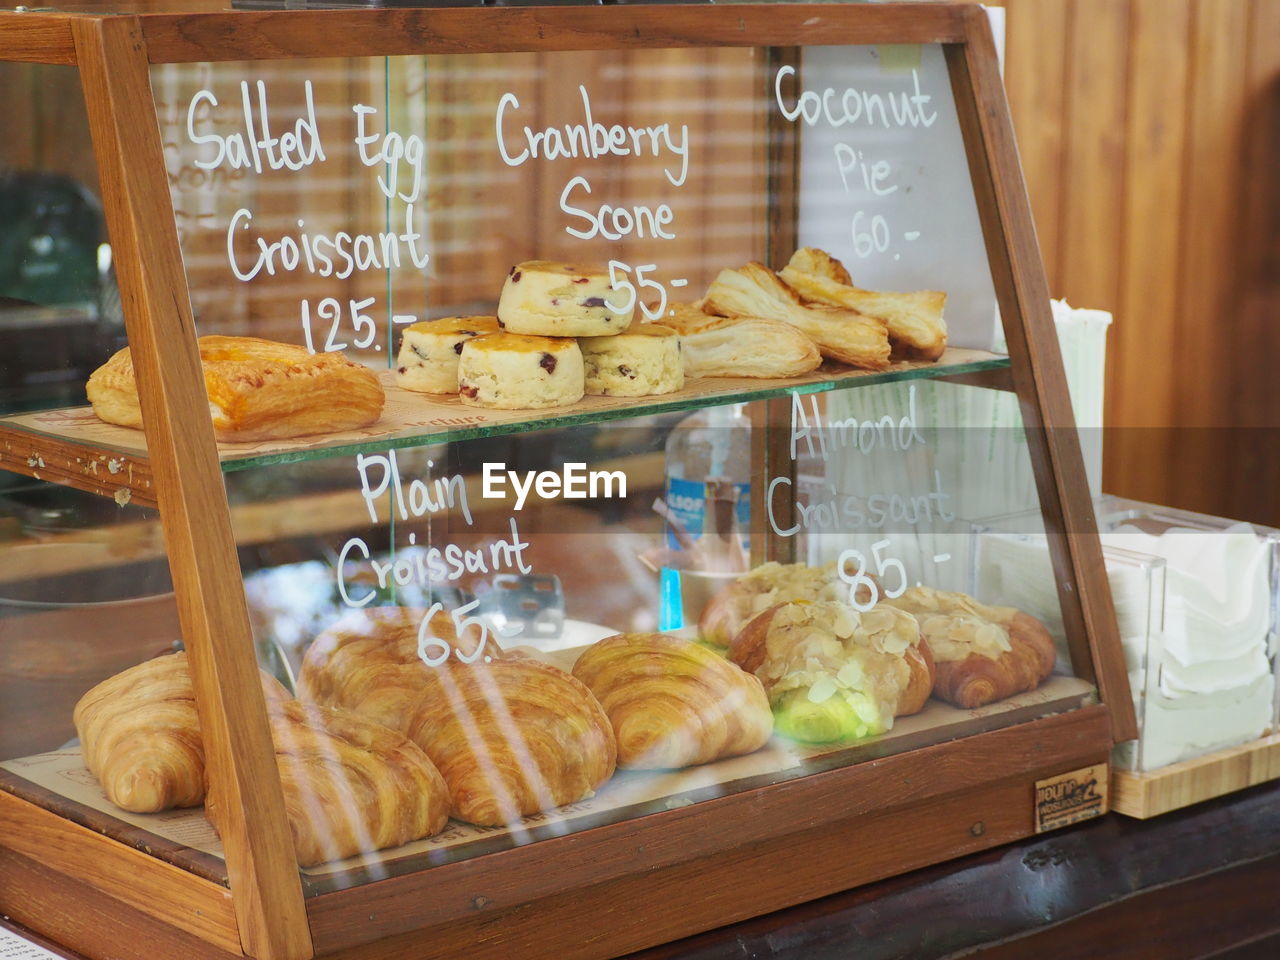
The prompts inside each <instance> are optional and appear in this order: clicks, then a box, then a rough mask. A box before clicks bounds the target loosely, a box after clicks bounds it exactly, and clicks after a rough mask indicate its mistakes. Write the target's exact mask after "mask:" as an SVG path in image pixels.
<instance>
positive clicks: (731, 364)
mask: <svg viewBox="0 0 1280 960" xmlns="http://www.w3.org/2000/svg"><path fill="white" fill-rule="evenodd" d="M661 323H662V324H663V326H667V327H670V328H671V329H673V330H675V331H676V333H678V334H679V335H680V342H681V345H682V348H683V350H684V372H685V374H686V375H687V376H690V377H753V378H757V379H771V378H777V377H798V376H801V375H802V374H805V373H809V372H810V371H812V370H815V369H817V367H818V366H819V364H821V363H822V354H821V353H820V352H819V351H818V347H817V344H815V343H814V342H813V341H812V340H811V339H810V338H809V337H808V336H807V335H805V334H804V333H803V332H801V331H800V330H797V329H796V328H795V327H793V326H791V325H790V324H786V323H781V322H780V321H777V320H762V319H760V318H759V317H715V316H712V315H710V314H708V313H703V311H702V308H701V307H700V306H699V305H698V304H693V303H673V304H671V305H670V306H669V307H668V308H667V312H666V315H665V316H664V317H663V318H662V321H661Z"/></svg>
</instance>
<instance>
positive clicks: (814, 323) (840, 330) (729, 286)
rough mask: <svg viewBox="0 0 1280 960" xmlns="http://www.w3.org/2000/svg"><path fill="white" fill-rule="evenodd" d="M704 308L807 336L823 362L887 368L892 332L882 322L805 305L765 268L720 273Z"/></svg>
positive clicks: (841, 310)
mask: <svg viewBox="0 0 1280 960" xmlns="http://www.w3.org/2000/svg"><path fill="white" fill-rule="evenodd" d="M702 308H703V309H704V310H706V311H707V312H708V313H716V314H720V315H722V316H726V317H763V318H764V319H766V320H778V321H781V322H782V323H789V324H791V326H793V327H795V328H796V329H797V330H800V331H802V332H803V333H805V334H806V335H807V336H808V337H809V338H810V339H812V340H813V342H814V343H816V344H817V345H818V349H819V350H821V351H822V355H823V356H824V357H829V358H830V359H832V360H838V361H839V362H841V363H847V364H850V365H852V366H855V367H863V368H865V369H867V370H883V369H884V368H885V367H887V366H888V365H889V331H888V328H887V327H886V326H885V324H884V322H883V321H882V320H877V319H875V318H873V317H868V316H864V315H863V314H861V313H858V312H857V311H856V310H850V309H847V308H842V307H830V306H823V305H805V304H804V303H802V302H801V301H800V296H799V294H797V293H796V292H795V291H794V290H792V289H791V288H790V287H788V286H787V285H786V284H785V283H783V282H782V281H781V280H779V279H778V277H777V275H776V274H775V273H774V272H773V271H772V270H770V269H769V268H768V267H766V266H765V265H764V264H762V263H754V262H753V263H748V264H747V265H746V266H744V267H741V268H739V269H737V270H721V271H720V274H719V276H717V277H716V278H715V280H714V281H712V283H711V286H710V288H708V290H707V295H706V297H705V298H704V299H703V301H702Z"/></svg>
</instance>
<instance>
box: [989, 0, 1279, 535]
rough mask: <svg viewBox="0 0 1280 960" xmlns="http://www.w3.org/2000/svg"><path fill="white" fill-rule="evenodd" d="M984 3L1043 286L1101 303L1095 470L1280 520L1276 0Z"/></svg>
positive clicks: (1127, 486)
mask: <svg viewBox="0 0 1280 960" xmlns="http://www.w3.org/2000/svg"><path fill="white" fill-rule="evenodd" d="M1003 5H1004V6H1005V8H1006V11H1007V17H1008V22H1007V30H1008V33H1007V36H1008V42H1007V51H1008V52H1007V60H1008V65H1007V71H1006V84H1007V86H1008V89H1009V100H1010V105H1011V109H1012V111H1013V115H1014V123H1015V126H1016V128H1017V131H1018V137H1019V141H1020V143H1019V146H1020V149H1021V153H1022V160H1023V165H1024V168H1025V173H1026V178H1027V183H1028V189H1029V191H1030V192H1031V195H1032V207H1033V210H1034V212H1035V216H1036V219H1037V225H1038V228H1039V234H1040V240H1041V248H1042V251H1043V253H1044V256H1045V261H1046V267H1047V271H1048V275H1049V283H1050V289H1051V291H1052V293H1053V295H1054V296H1059V297H1065V298H1066V299H1067V300H1069V301H1070V302H1071V303H1072V304H1073V305H1075V306H1081V307H1096V308H1100V309H1105V310H1110V311H1111V312H1112V313H1113V314H1115V318H1116V322H1115V326H1114V327H1113V328H1112V330H1111V334H1110V337H1109V342H1108V378H1107V424H1108V425H1109V426H1110V427H1112V428H1114V429H1113V430H1112V431H1111V432H1110V433H1109V435H1108V438H1107V447H1106V467H1105V479H1104V487H1105V489H1106V490H1108V491H1109V492H1113V493H1118V494H1122V495H1126V496H1132V497H1137V498H1139V499H1146V500H1153V501H1156V502H1163V503H1169V504H1172V505H1175V506H1183V507H1188V508H1192V509H1199V510H1205V511H1208V512H1212V513H1218V514H1223V515H1226V516H1235V517H1241V518H1243V519H1249V520H1255V521H1258V522H1263V523H1271V524H1280V483H1278V482H1277V481H1278V480H1280V444H1278V443H1276V439H1277V434H1276V430H1277V428H1280V390H1278V389H1277V386H1276V382H1277V380H1276V376H1275V374H1274V373H1273V372H1272V367H1273V365H1274V363H1275V358H1276V357H1277V356H1280V187H1278V186H1277V182H1278V180H1280V178H1278V177H1277V174H1278V173H1280V0H1006V2H1005V3H1004V4H1003ZM1242 428H1250V429H1248V430H1244V429H1242ZM1273 451H1274V452H1273Z"/></svg>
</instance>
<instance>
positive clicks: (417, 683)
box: [301, 611, 617, 826]
mask: <svg viewBox="0 0 1280 960" xmlns="http://www.w3.org/2000/svg"><path fill="white" fill-rule="evenodd" d="M371 614H372V615H371V616H369V617H367V618H366V619H365V622H363V623H360V622H359V621H358V620H357V621H356V622H355V623H353V622H351V621H347V622H344V623H343V624H340V625H338V626H337V627H335V628H334V629H332V630H330V631H327V632H326V633H324V634H322V635H321V636H320V637H318V638H317V639H316V641H315V643H314V644H313V645H312V647H311V648H310V649H309V650H308V651H307V654H306V656H305V658H304V660H303V666H302V684H301V686H302V689H303V693H304V696H307V697H313V698H315V699H317V700H319V701H321V702H326V703H329V704H333V705H340V706H346V707H349V708H351V709H354V710H357V711H359V712H361V713H362V714H365V715H367V716H371V717H378V718H381V719H382V720H383V721H384V722H386V723H388V724H389V725H391V726H392V727H393V728H394V729H396V730H399V731H401V732H402V733H404V734H406V735H407V736H408V737H409V739H411V740H412V741H413V742H414V743H416V744H418V746H420V747H421V748H422V749H423V750H424V751H425V752H426V754H427V756H429V757H430V758H431V759H432V761H433V762H434V763H435V764H436V766H437V767H438V768H439V770H440V773H441V775H442V776H443V777H444V780H445V783H446V784H448V788H449V794H450V797H451V800H452V812H453V815H454V816H455V817H457V818H458V819H460V820H465V821H467V822H468V823H474V824H478V825H481V826H502V825H506V824H510V823H513V822H515V821H517V820H519V819H520V818H521V817H523V816H527V815H529V814H532V813H537V812H539V811H542V810H548V809H551V808H552V807H557V806H561V805H562V804H566V803H573V802H575V801H577V800H581V799H583V798H584V797H587V796H589V795H590V794H591V793H593V792H594V791H595V790H596V789H597V788H598V787H599V786H600V785H601V784H602V783H604V782H605V781H606V780H608V779H609V777H610V776H612V775H613V770H614V767H615V765H616V762H617V749H616V746H615V744H614V739H613V731H612V729H611V728H610V726H609V718H608V717H607V716H606V715H605V712H604V710H603V709H602V708H601V706H600V704H599V703H598V702H597V701H596V699H595V698H594V697H593V696H592V695H591V692H590V691H589V690H588V689H587V688H586V687H585V686H583V685H582V683H581V682H579V681H578V680H576V679H574V678H573V677H572V676H570V675H569V674H567V673H565V672H564V671H563V670H559V669H557V668H555V667H552V666H549V665H547V664H544V663H540V662H538V661H535V660H530V659H526V658H520V657H502V656H501V653H500V651H497V650H496V647H495V648H493V649H494V651H495V652H496V653H497V656H495V655H494V653H490V654H488V655H487V656H488V658H489V660H490V661H491V662H488V663H486V662H485V659H484V657H479V656H476V653H477V652H478V651H477V650H476V648H475V647H474V644H473V643H471V641H470V640H468V641H467V642H464V643H462V644H460V645H459V644H458V642H457V639H456V636H455V633H454V630H453V624H452V622H451V620H450V618H449V617H447V616H442V615H437V616H436V617H434V618H433V619H432V620H431V622H430V624H429V625H428V628H427V630H426V633H427V634H429V635H430V636H432V637H435V638H437V639H438V640H439V642H441V643H443V644H445V645H446V646H451V647H454V648H455V649H459V650H462V649H463V648H465V650H466V653H465V655H466V656H468V658H471V657H472V656H475V662H474V663H465V662H462V661H461V660H460V659H459V658H458V657H456V656H453V655H451V656H449V658H448V659H446V660H444V661H443V662H441V663H439V664H438V665H437V666H428V665H427V664H426V662H424V660H423V659H422V658H420V657H419V656H418V650H417V648H418V628H417V626H416V625H414V624H413V619H414V618H413V616H412V615H411V614H409V613H403V614H396V613H386V612H384V613H378V612H376V611H374V612H371ZM442 649H443V648H442Z"/></svg>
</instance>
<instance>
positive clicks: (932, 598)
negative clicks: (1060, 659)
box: [884, 587, 1057, 709]
mask: <svg viewBox="0 0 1280 960" xmlns="http://www.w3.org/2000/svg"><path fill="white" fill-rule="evenodd" d="M884 602H885V603H887V604H891V605H893V606H895V607H898V608H900V609H902V610H905V611H907V612H908V613H910V614H912V615H913V616H914V617H915V618H916V619H917V620H918V621H919V622H920V631H921V633H922V634H923V635H924V639H925V642H926V643H927V644H928V645H929V649H930V651H931V652H932V654H933V659H934V660H935V661H936V663H937V665H938V682H937V685H936V686H935V688H934V693H935V694H937V696H938V697H939V698H941V699H943V700H946V701H947V702H948V703H952V704H955V705H956V706H957V707H964V708H965V709H973V708H974V707H981V706H985V705H986V704H988V703H994V702H995V701H997V700H1003V699H1005V698H1006V697H1011V696H1013V695H1014V694H1017V693H1026V692H1027V691H1029V690H1034V689H1035V688H1036V687H1038V686H1040V684H1041V683H1043V682H1044V681H1045V679H1046V678H1047V677H1048V676H1049V674H1050V673H1052V672H1053V665H1054V661H1055V659H1056V657H1057V650H1056V648H1055V646H1054V642H1053V637H1052V636H1051V635H1050V633H1049V631H1048V630H1047V629H1046V628H1045V625H1044V624H1043V623H1041V622H1040V621H1039V620H1037V619H1036V618H1035V617H1033V616H1031V615H1030V614H1027V613H1023V612H1021V611H1020V610H1015V609H1014V608H1013V607H991V606H987V605H986V604H982V603H979V602H978V601H977V600H975V599H974V598H973V597H971V596H969V595H968V594H964V593H948V592H946V591H943V590H934V589H933V588H931V587H912V588H911V589H910V590H908V591H906V593H904V594H903V595H902V596H900V597H898V598H897V599H896V600H885V601H884Z"/></svg>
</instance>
